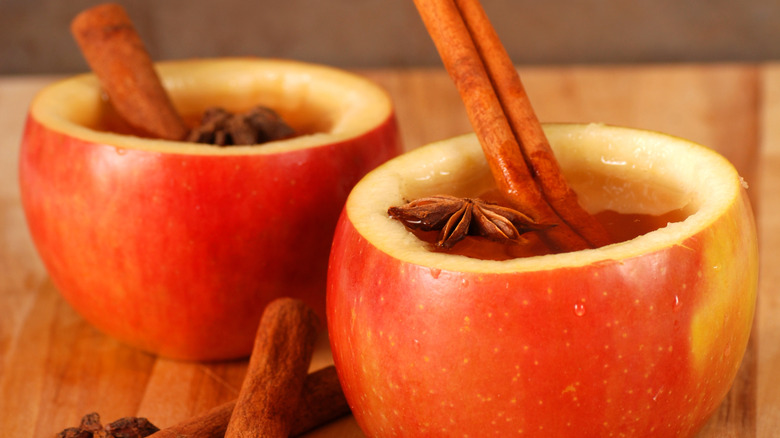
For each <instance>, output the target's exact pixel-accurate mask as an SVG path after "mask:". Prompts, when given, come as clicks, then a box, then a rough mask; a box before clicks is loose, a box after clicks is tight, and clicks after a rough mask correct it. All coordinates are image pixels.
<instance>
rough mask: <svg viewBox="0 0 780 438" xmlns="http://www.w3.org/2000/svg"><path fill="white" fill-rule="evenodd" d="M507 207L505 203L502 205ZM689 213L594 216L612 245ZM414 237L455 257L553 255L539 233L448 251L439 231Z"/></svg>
mask: <svg viewBox="0 0 780 438" xmlns="http://www.w3.org/2000/svg"><path fill="white" fill-rule="evenodd" d="M481 198H483V199H487V198H491V199H490V200H491V201H493V202H495V201H496V199H495V196H492V195H487V196H484V197H483V196H481ZM502 204H503V205H506V203H503V202H502ZM687 216H688V214H687V213H686V212H685V211H683V210H672V211H669V212H667V213H664V214H662V215H650V214H623V213H618V212H615V211H612V210H605V211H601V212H599V213H596V214H595V215H594V217H595V218H596V220H597V221H598V222H600V223H601V224H602V225H603V226H604V228H605V229H606V230H607V232H608V233H609V235H610V237H611V238H612V242H615V243H618V242H625V241H627V240H631V239H633V238H635V237H639V236H641V235H643V234H646V233H649V232H651V231H654V230H657V229H660V228H663V227H665V226H666V225H668V224H669V223H673V222H680V221H683V220H684V219H685V218H686V217H687ZM414 234H415V235H416V236H417V237H419V238H420V239H422V240H423V241H425V242H428V243H429V244H430V249H431V250H432V251H437V252H446V253H448V254H458V255H463V256H467V257H472V258H477V259H483V260H509V259H514V258H520V257H531V256H537V255H546V254H552V253H554V251H552V250H551V249H550V248H549V247H548V246H547V245H546V244H545V243H544V241H543V240H542V239H541V238H540V236H539V235H538V233H534V232H529V233H525V234H523V236H522V237H523V239H524V240H525V241H524V242H521V243H517V244H506V243H499V242H494V241H491V240H489V239H486V238H484V237H477V236H467V237H466V238H465V239H463V240H461V241H460V242H458V243H456V244H455V245H454V246H453V247H452V248H449V249H446V250H445V249H438V248H436V247H435V245H434V244H435V242H436V239H437V237H438V235H439V232H438V231H429V232H421V231H414Z"/></svg>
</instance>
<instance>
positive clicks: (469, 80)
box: [415, 0, 610, 251]
mask: <svg viewBox="0 0 780 438" xmlns="http://www.w3.org/2000/svg"><path fill="white" fill-rule="evenodd" d="M415 4H416V6H417V10H418V11H419V13H420V16H421V17H422V19H423V23H424V24H425V26H426V28H427V29H428V33H429V34H430V35H431V38H432V39H433V42H434V44H435V45H436V48H437V50H438V52H439V55H440V56H441V58H442V61H443V63H444V66H445V68H446V69H447V71H448V73H449V74H450V77H451V78H452V80H453V82H454V83H455V86H456V87H457V89H458V91H459V93H460V96H461V99H462V100H463V102H464V104H465V107H466V112H467V114H468V116H469V120H470V121H471V124H472V126H473V127H474V131H475V133H476V134H477V137H478V138H479V140H480V144H481V145H482V149H483V151H484V153H485V157H486V159H487V160H488V164H489V165H490V169H491V173H492V174H493V177H494V179H495V180H496V184H497V186H498V188H499V190H501V192H502V193H503V195H504V197H505V198H506V199H507V200H508V201H509V202H510V203H512V204H513V206H514V207H516V208H517V209H519V210H521V211H525V212H528V213H529V214H530V215H531V216H532V217H533V218H534V219H535V220H536V221H538V222H541V223H555V224H557V226H555V227H553V228H550V229H549V230H547V231H545V233H544V235H543V237H545V238H546V240H547V241H548V244H550V245H551V246H553V247H554V249H557V250H560V251H574V250H580V249H586V248H593V247H598V246H602V245H605V244H607V243H609V242H610V239H609V237H608V234H607V233H606V231H604V229H603V227H602V226H601V225H600V224H599V223H598V222H596V220H595V219H594V218H593V216H591V215H590V214H588V213H587V212H586V211H584V210H583V209H582V207H581V206H580V205H579V203H578V202H577V198H576V194H575V193H574V192H573V191H572V190H571V188H570V187H569V186H568V184H567V183H566V181H565V179H564V178H563V176H562V174H561V172H560V169H559V167H558V164H557V161H556V160H555V157H554V155H553V154H552V150H551V149H550V147H549V143H548V141H547V139H546V137H545V135H544V131H543V130H542V127H541V124H540V123H539V121H538V119H537V118H536V115H535V113H534V111H533V108H532V106H531V103H530V101H529V99H528V96H527V95H526V93H525V91H524V89H523V86H522V83H521V81H520V77H519V75H518V74H517V71H516V69H515V68H514V65H513V64H512V62H511V60H510V59H509V57H508V55H507V53H506V50H505V49H504V48H503V46H502V45H501V42H500V41H499V39H498V37H497V35H496V34H495V31H494V30H493V28H492V25H491V24H490V22H489V21H488V19H487V16H486V15H485V13H484V11H483V10H482V7H481V6H480V4H479V2H478V1H477V0H457V1H455V0H415Z"/></svg>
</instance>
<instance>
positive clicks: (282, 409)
mask: <svg viewBox="0 0 780 438" xmlns="http://www.w3.org/2000/svg"><path fill="white" fill-rule="evenodd" d="M318 327H319V321H318V318H317V315H316V314H315V313H314V311H313V310H312V309H311V308H309V307H308V306H306V304H304V303H303V302H302V301H300V300H296V299H292V298H279V299H276V300H274V301H272V302H271V303H270V304H268V306H267V307H266V309H265V311H264V312H263V316H262V318H261V320H260V326H259V328H258V330H257V336H256V338H255V345H254V348H253V350H252V356H251V357H250V359H249V369H248V370H247V375H246V377H245V378H244V383H243V385H242V386H241V391H240V392H239V396H238V400H237V401H236V406H235V408H234V409H233V413H232V415H231V417H230V422H229V423H228V427H227V430H226V432H225V437H226V438H248V437H260V436H261V437H267V438H274V437H278V438H286V437H288V436H289V435H290V431H291V430H292V428H293V424H294V421H295V412H296V409H297V408H298V406H299V405H300V403H301V399H302V391H303V385H304V381H305V380H306V375H307V371H308V369H309V363H310V362H311V357H312V354H313V353H314V342H315V340H316V337H317V331H318Z"/></svg>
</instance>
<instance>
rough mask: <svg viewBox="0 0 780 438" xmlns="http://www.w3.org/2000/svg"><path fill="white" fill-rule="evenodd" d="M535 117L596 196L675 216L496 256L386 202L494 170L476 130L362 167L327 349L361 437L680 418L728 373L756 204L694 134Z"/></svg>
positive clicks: (569, 433) (750, 296) (680, 424)
mask: <svg viewBox="0 0 780 438" xmlns="http://www.w3.org/2000/svg"><path fill="white" fill-rule="evenodd" d="M546 132H547V134H548V136H549V139H550V141H551V143H552V144H553V147H554V149H555V152H556V155H557V156H558V158H559V160H560V163H561V166H562V168H563V169H564V172H565V174H566V175H567V178H568V179H569V180H570V182H571V184H572V186H573V187H574V189H575V191H577V192H578V193H579V194H580V198H581V200H582V203H583V204H584V205H585V206H586V208H587V209H589V210H590V211H592V212H596V211H600V210H602V209H615V210H618V211H620V212H623V213H646V214H653V215H658V214H661V213H664V212H666V211H669V210H674V209H683V210H684V211H685V214H686V218H685V219H684V220H681V221H679V222H675V223H670V224H668V225H667V226H664V227H662V228H660V229H657V230H655V231H651V232H649V233H647V234H644V235H642V236H639V237H636V238H634V239H631V240H628V241H625V242H622V243H616V244H613V245H609V246H606V247H603V248H600V249H594V250H586V251H580V252H570V253H564V254H554V255H544V256H534V257H527V258H518V259H511V260H505V261H495V260H481V259H475V258H469V257H465V256H461V255H453V254H445V253H440V252H432V251H429V249H428V244H426V243H423V242H422V241H420V240H418V239H417V238H416V237H415V236H414V235H412V234H411V233H410V232H408V231H407V230H406V229H405V228H404V227H403V225H402V224H401V223H399V222H397V221H395V220H393V219H390V218H389V217H388V215H387V209H388V207H390V206H393V205H401V204H403V203H404V202H405V201H408V200H412V199H416V198H418V197H421V196H428V195H433V194H442V193H443V194H453V195H457V196H475V195H478V194H480V193H481V192H483V191H486V190H488V189H489V188H490V187H491V186H492V182H491V181H492V180H491V177H490V174H489V170H488V169H487V165H486V164H485V160H484V157H483V155H482V151H481V149H480V147H479V145H478V142H477V140H476V139H475V137H474V136H464V137H459V138H455V139H452V140H448V141H443V142H440V143H436V144H433V145H430V146H427V147H424V148H421V149H418V150H415V151H413V152H410V153H408V154H405V155H402V156H400V157H398V158H396V159H393V160H391V161H389V162H388V163H386V164H384V165H382V166H380V167H379V168H377V169H375V170H374V171H372V172H371V173H370V174H369V175H367V176H366V177H365V178H364V179H363V180H362V181H361V182H359V183H358V184H357V185H356V187H355V188H354V190H353V191H352V193H351V194H350V197H349V198H348V200H347V203H346V207H345V211H344V212H343V213H342V217H341V219H340V222H339V226H338V227H337V231H336V235H335V239H334V243H333V250H332V253H331V264H330V268H329V277H328V327H329V334H330V339H331V347H332V350H333V354H334V360H335V364H336V367H337V369H338V372H339V377H340V379H341V382H342V385H343V387H344V391H345V393H346V396H347V399H348V400H349V403H350V406H351V407H352V410H353V412H354V415H355V418H356V420H357V422H358V424H359V425H360V427H361V428H362V429H363V431H364V432H365V433H366V434H367V435H368V436H372V437H390V436H395V437H400V436H459V437H485V436H501V437H507V436H538V437H564V436H565V437H610V436H614V437H620V436H636V437H650V436H652V437H690V436H692V435H694V434H695V433H696V432H697V431H698V430H699V429H700V428H701V427H702V425H703V424H704V423H705V422H706V421H707V418H708V417H709V416H710V415H711V414H712V413H713V411H714V410H715V409H716V408H717V407H718V405H719V404H720V403H721V401H722V400H723V398H724V396H725V395H726V393H727V391H728V390H729V388H730V386H731V384H732V381H733V379H734V377H735V375H736V373H737V369H738V368H739V365H740V362H741V360H742V356H743V353H744V351H745V348H746V344H747V342H748V337H749V333H750V329H751V322H752V319H753V313H754V306H755V300H756V283H757V267H758V260H757V258H758V254H757V244H756V232H755V225H754V220H753V216H752V212H751V207H750V205H749V201H748V198H747V196H746V192H745V189H744V188H743V185H742V181H741V180H740V178H739V176H738V175H737V173H736V171H735V170H734V168H733V167H732V166H731V165H730V164H729V163H728V162H727V161H726V160H725V159H723V158H722V157H720V156H719V155H717V154H716V153H714V152H712V151H711V150H709V149H706V148H704V147H701V146H698V145H695V144H692V143H690V142H687V141H684V140H681V139H677V138H672V137H669V136H665V135H662V134H658V133H651V132H645V131H639V130H631V129H626V128H617V127H606V126H603V125H548V126H547V127H546Z"/></svg>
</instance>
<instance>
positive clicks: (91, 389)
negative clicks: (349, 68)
mask: <svg viewBox="0 0 780 438" xmlns="http://www.w3.org/2000/svg"><path fill="white" fill-rule="evenodd" d="M358 73H361V74H364V75H365V76H367V77H369V78H370V79H373V80H375V81H377V82H379V83H380V84H382V85H383V86H385V87H386V89H387V90H388V92H389V93H390V94H391V96H392V97H393V99H394V101H395V104H396V108H397V114H398V118H399V122H400V126H401V129H402V136H403V139H404V142H405V145H406V148H407V149H412V148H416V147H418V146H421V145H423V144H426V143H429V142H431V141H436V140H440V139H444V138H447V137H452V136H454V135H458V134H462V133H465V132H468V131H470V130H471V129H470V126H469V123H468V121H467V119H466V116H465V111H464V110H463V106H462V104H461V102H460V100H459V97H458V95H457V93H456V92H455V90H454V87H453V86H452V84H451V82H450V80H449V78H448V77H447V76H446V73H444V72H443V70H441V69H410V70H399V69H380V70H369V71H360V72H358ZM521 75H522V77H523V79H524V82H525V86H526V88H527V89H528V92H529V94H530V96H531V99H532V102H533V103H534V106H535V107H536V109H537V112H538V115H539V118H540V119H541V120H542V121H545V122H604V123H609V124H618V125H625V126H631V127H638V128H646V129H651V130H658V131H662V132H666V133H669V134H674V135H678V136H681V137H685V138H688V139H690V140H693V141H696V142H698V143H701V144H704V145H707V146H710V147H712V148H714V149H716V150H718V151H720V152H721V153H723V154H724V155H725V156H726V157H727V158H729V159H730V160H731V161H732V162H733V163H734V164H735V165H736V166H737V168H738V170H739V171H740V173H741V174H742V175H743V177H744V178H745V180H746V181H747V182H748V184H749V185H750V194H751V197H752V199H753V201H754V206H755V207H756V211H757V213H758V223H759V227H760V238H761V242H760V244H761V257H762V265H761V267H762V277H761V281H760V298H759V307H758V312H757V318H756V324H755V330H754V332H753V337H752V341H751V343H750V345H749V347H748V351H747V354H746V356H745V359H744V362H743V366H742V368H741V371H740V373H739V375H738V377H737V380H736V382H735V383H734V386H733V388H732V391H731V392H730V393H729V395H728V397H727V399H726V400H725V401H724V403H723V404H722V406H721V407H720V409H719V410H718V411H717V412H716V414H715V415H714V417H713V418H712V420H711V421H710V422H709V423H708V424H707V426H706V428H705V429H704V430H703V431H702V433H701V434H700V437H701V438H704V437H707V438H709V437H754V436H759V437H771V436H775V434H776V431H777V430H780V390H778V388H780V323H778V322H777V321H778V318H777V316H776V315H777V314H778V313H780V296H778V294H777V293H775V292H774V291H773V290H772V289H773V288H772V285H774V284H778V282H780V279H778V278H777V277H778V272H777V271H778V269H777V267H778V263H780V251H778V250H777V248H779V247H780V242H778V237H777V236H778V235H780V233H779V232H780V219H779V218H780V211H778V210H780V203H778V201H777V199H776V198H775V196H776V192H777V191H778V190H780V65H777V64H769V65H687V64H684V65H660V66H659V65H647V66H612V67H609V66H608V67H603V66H602V67H584V66H560V67H549V68H522V69H521ZM53 79H55V78H52V77H5V78H0V435H1V436H8V437H20V438H25V437H42V438H43V437H47V438H50V437H52V436H53V434H54V433H56V432H58V431H59V430H61V429H63V428H64V427H66V426H70V425H76V424H78V422H79V420H80V418H81V416H82V415H84V414H86V413H88V412H91V411H97V412H99V413H100V414H101V417H102V418H103V419H104V420H107V421H112V420H114V419H117V418H119V417H123V416H129V415H134V416H145V417H147V418H149V419H150V420H151V421H152V422H153V423H155V424H157V425H158V426H160V427H166V426H169V425H172V424H175V423H176V422H179V421H182V420H184V419H186V418H189V417H191V416H193V415H196V414H198V413H201V412H203V411H205V410H207V409H209V408H211V407H213V406H216V405H218V404H220V403H223V402H225V401H228V400H231V399H234V398H235V397H236V395H237V393H238V388H239V387H240V385H241V381H242V379H243V376H244V371H245V369H246V361H230V362H218V363H189V362H177V361H172V360H167V359H161V358H157V357H154V356H151V355H148V354H146V353H143V352H140V351H137V350H135V349H132V348H130V347H127V346H124V345H122V344H120V343H118V342H116V341H115V340H113V339H111V338H109V337H107V336H105V335H103V334H102V333H100V332H98V331H96V330H95V329H93V328H92V327H91V326H89V325H88V324H87V323H86V322H85V321H84V320H83V319H81V318H80V317H79V316H78V315H77V314H76V313H75V312H74V311H73V310H72V309H71V308H70V307H69V306H68V304H67V303H65V302H64V301H63V300H62V298H60V296H59V295H58V293H57V291H56V289H55V288H54V286H53V285H52V283H51V281H50V280H49V278H48V276H47V275H46V272H45V270H44V269H43V266H42V264H41V262H40V260H39V259H38V257H37V254H36V253H35V250H34V248H33V246H32V243H31V241H30V237H29V234H28V233H27V229H26V225H25V223H24V218H23V214H22V210H21V205H20V200H19V194H18V183H17V172H16V159H17V154H18V150H19V140H20V137H21V133H22V129H23V121H24V112H25V110H26V107H27V105H28V104H29V102H30V100H31V99H32V96H33V95H34V93H35V92H36V91H37V90H38V89H40V87H42V86H43V85H44V84H47V83H49V82H50V81H52V80H53ZM330 363H332V360H331V357H330V351H329V349H328V344H327V339H326V338H325V337H323V338H322V339H320V342H319V344H318V349H317V352H316V354H315V358H314V361H313V363H312V369H316V368H320V367H322V366H325V365H327V364H330ZM307 436H312V437H346V438H349V437H356V438H357V437H362V436H363V435H362V433H361V432H360V430H359V428H358V427H357V425H356V423H355V422H354V420H353V419H352V418H351V417H345V418H343V419H341V420H339V421H337V422H334V423H332V424H330V425H328V426H326V427H323V428H321V429H318V430H316V431H314V432H312V433H310V434H308V435H307Z"/></svg>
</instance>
